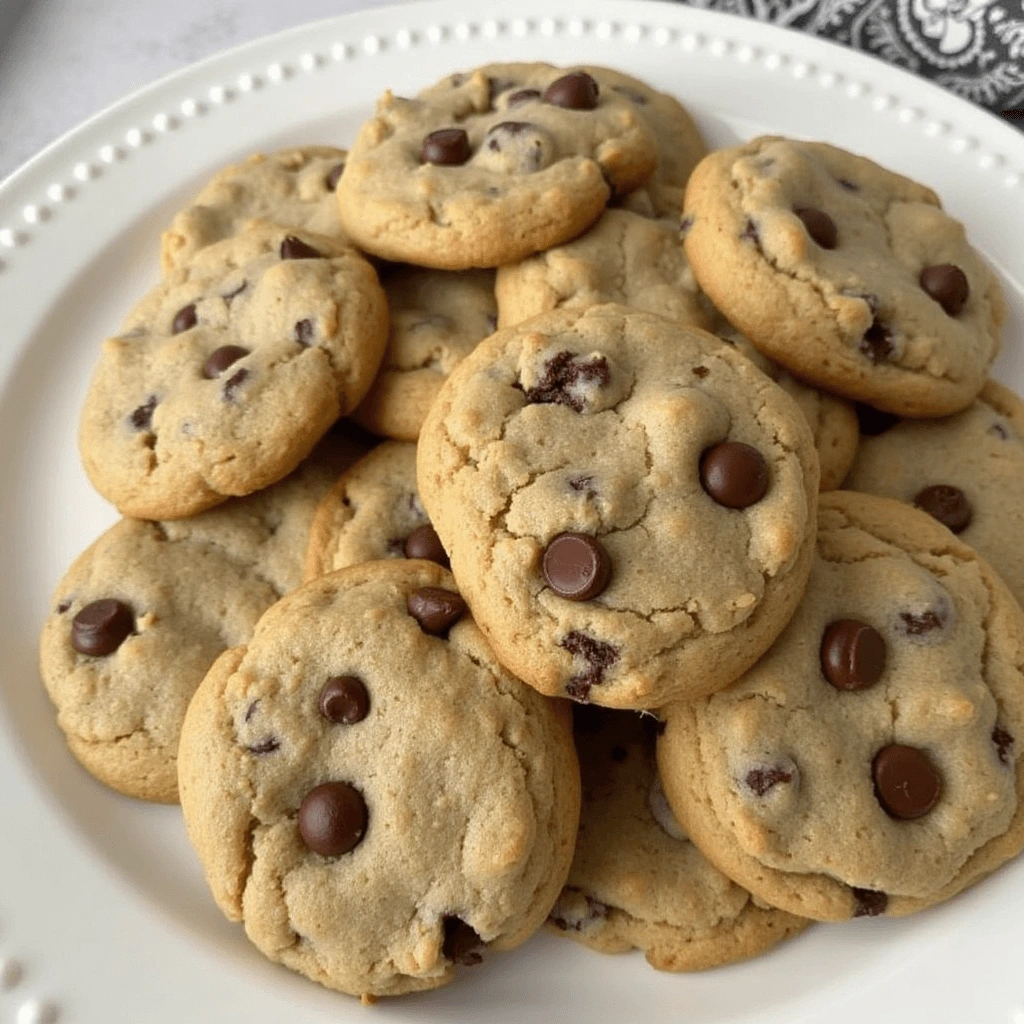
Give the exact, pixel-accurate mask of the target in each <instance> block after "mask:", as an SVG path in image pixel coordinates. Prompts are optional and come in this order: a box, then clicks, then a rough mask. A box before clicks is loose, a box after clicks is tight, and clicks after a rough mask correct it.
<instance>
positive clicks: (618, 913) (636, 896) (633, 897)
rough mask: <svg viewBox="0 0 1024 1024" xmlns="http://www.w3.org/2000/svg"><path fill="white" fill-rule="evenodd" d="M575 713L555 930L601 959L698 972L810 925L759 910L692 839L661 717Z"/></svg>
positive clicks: (594, 710)
mask: <svg viewBox="0 0 1024 1024" xmlns="http://www.w3.org/2000/svg"><path fill="white" fill-rule="evenodd" d="M576 711H577V714H576V730H575V737H576V751H577V753H578V755H579V759H580V774H581V776H582V780H583V806H582V808H581V811H580V828H579V833H578V834H577V837H576V853H575V856H574V858H573V862H572V867H571V868H570V869H569V878H568V881H567V882H566V887H565V889H563V890H562V895H561V896H560V897H559V900H558V902H557V903H556V904H555V906H554V908H553V909H552V911H551V914H550V915H549V917H548V925H549V927H550V928H551V930H553V931H555V932H557V933H558V934H561V935H565V936H567V937H568V938H572V939H576V940H577V941H578V942H581V943H583V944H584V945H585V946H589V947H590V948H591V949H595V950H597V951H598V952H599V953H622V952H625V951H626V950H629V949H633V948H639V949H642V950H643V951H644V954H645V955H646V957H647V961H648V963H650V964H651V966H652V967H656V968H657V969H658V970H660V971H701V970H705V969H707V968H710V967H718V966H721V965H722V964H728V963H733V962H735V961H737V960H745V959H747V958H749V957H752V956H757V955H758V954H759V953H763V952H765V951H766V950H768V949H770V948H771V947H772V946H774V945H776V944H777V943H778V942H781V941H782V940H783V939H785V938H788V937H789V936H791V935H796V934H797V933H799V932H801V931H803V930H804V928H806V927H807V925H808V924H809V922H808V921H807V920H806V919H805V918H800V917H795V916H794V915H792V914H787V913H786V912H785V911H782V910H773V909H771V908H768V907H761V906H758V905H757V904H756V903H755V902H754V901H753V899H752V898H751V896H750V893H748V892H746V891H745V890H744V889H741V888H740V887H739V886H738V885H736V884H734V883H733V882H731V881H730V880H729V879H728V878H726V876H725V875H723V874H722V873H721V872H720V871H719V870H718V869H717V868H715V867H713V866H712V865H711V863H710V862H709V861H708V860H707V859H706V858H705V857H704V855H703V854H702V853H701V852H700V851H699V850H698V849H697V848H696V847H695V846H694V845H693V843H691V842H690V841H689V840H688V839H687V836H686V833H685V832H684V831H683V830H682V828H681V826H680V825H679V823H678V822H677V821H676V820H675V817H674V816H673V814H672V809H671V808H670V807H669V806H668V803H667V801H666V800H665V794H664V793H663V792H662V789H661V782H660V781H659V779H658V772H657V767H656V765H655V760H654V737H655V728H656V727H657V725H658V722H657V720H656V719H655V718H653V717H648V718H646V719H641V717H640V716H639V715H635V714H631V713H629V712H617V711H604V710H599V709H597V708H582V707H577V709H576ZM580 712H585V713H586V714H584V715H581V714H580Z"/></svg>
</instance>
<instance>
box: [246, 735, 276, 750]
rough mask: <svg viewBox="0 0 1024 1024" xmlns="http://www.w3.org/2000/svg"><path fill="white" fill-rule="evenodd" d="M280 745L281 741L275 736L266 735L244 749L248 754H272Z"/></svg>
mask: <svg viewBox="0 0 1024 1024" xmlns="http://www.w3.org/2000/svg"><path fill="white" fill-rule="evenodd" d="M280 746H281V741H280V740H279V739H278V738H277V737H276V736H268V737H267V738H266V739H265V740H260V742H259V743H253V744H252V745H251V746H248V747H246V748H245V749H246V750H248V751H249V753H250V754H272V753H273V752H274V751H275V750H278V749H279V748H280Z"/></svg>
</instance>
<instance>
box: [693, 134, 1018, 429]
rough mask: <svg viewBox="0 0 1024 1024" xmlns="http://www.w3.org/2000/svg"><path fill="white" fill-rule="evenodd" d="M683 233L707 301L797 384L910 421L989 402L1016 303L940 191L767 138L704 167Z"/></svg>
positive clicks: (864, 163) (813, 147)
mask: <svg viewBox="0 0 1024 1024" xmlns="http://www.w3.org/2000/svg"><path fill="white" fill-rule="evenodd" d="M683 226H684V229H685V233H686V241H685V244H686V253H687V256H688V257H689V259H690V263H691V265H692V267H693V271H694V273H695V274H696V276H697V281H698V283H699V284H700V286H701V288H702V289H703V290H704V291H705V292H706V293H707V294H708V295H709V296H710V297H711V299H712V301H713V302H714V304H715V305H716V306H717V307H718V308H719V309H720V310H721V311H722V312H723V313H724V314H725V315H726V317H728V319H729V321H730V322H731V323H732V324H733V325H734V326H735V327H736V328H738V329H739V330H740V331H742V332H743V333H744V334H745V335H746V336H747V337H748V338H750V340H751V341H752V342H753V343H754V345H756V346H757V348H759V349H760V350H761V351H762V352H764V353H765V354H766V355H768V356H770V357H771V358H772V359H774V360H776V361H777V362H779V363H781V364H782V365H783V366H785V367H786V368H787V369H788V370H791V371H792V372H793V373H794V374H796V376H798V377H800V378H802V379H804V380H807V381H810V382H812V383H814V384H817V385H819V386H820V387H823V388H826V389H827V390H829V391H834V392H835V393H836V394H839V395H843V396H844V397H847V398H853V399H857V400H859V401H862V402H867V403H869V404H870V405H873V406H875V407H877V408H879V409H884V410H886V411H888V412H893V413H897V414H899V415H901V416H915V417H922V416H942V415H946V414H948V413H953V412H957V411H958V410H960V409H963V408H965V407H966V406H968V405H970V403H971V401H972V400H973V399H974V397H975V396H976V395H977V393H978V392H979V391H980V390H981V387H982V385H983V384H984V382H985V374H986V372H987V370H988V367H989V366H990V365H991V363H992V360H993V359H994V358H995V356H996V353H997V352H998V350H999V345H1000V330H1001V327H1002V323H1003V320H1004V317H1005V304H1004V300H1003V296H1002V290H1001V287H1000V284H999V281H998V279H997V278H996V275H995V274H994V273H993V272H992V270H991V269H990V268H989V267H988V266H987V265H986V264H985V262H984V260H983V259H982V258H981V256H980V255H979V254H978V253H977V252H976V251H975V250H974V249H972V248H971V246H970V245H969V244H968V242H967V239H966V236H965V233H964V229H963V227H962V226H961V225H960V224H959V223H958V222H957V221H955V220H954V219H953V218H952V217H949V216H948V215H947V214H945V213H944V212H943V211H942V208H941V206H940V204H939V200H938V198H937V197H936V196H935V194H934V193H933V192H932V191H931V190H930V189H928V188H926V187H925V186H923V185H919V184H917V183H916V182H913V181H910V180H909V179H907V178H903V177H901V176H900V175H898V174H894V173H892V172H891V171H887V170H885V169H884V168H882V167H879V166H878V165H877V164H875V163H872V162H871V161H870V160H867V159H865V158H863V157H859V156H854V155H853V154H852V153H847V152H845V151H843V150H841V149H837V148H835V147H834V146H828V145H825V144H824V143H812V142H795V141H792V140H787V139H781V138H774V137H764V138H759V139H754V140H753V141H752V142H749V143H746V144H745V145H742V146H736V147H734V148H731V149H725V150H720V151H719V152H717V153H714V154H712V155H711V156H709V157H707V158H706V159H705V160H703V161H702V162H701V164H700V165H699V166H698V167H697V168H696V170H695V171H694V173H693V175H692V176H691V178H690V182H689V185H688V186H687V190H686V205H685V214H684V218H683Z"/></svg>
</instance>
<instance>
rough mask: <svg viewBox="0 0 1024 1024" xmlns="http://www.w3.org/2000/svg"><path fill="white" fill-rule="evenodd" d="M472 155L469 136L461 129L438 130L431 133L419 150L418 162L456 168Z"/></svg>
mask: <svg viewBox="0 0 1024 1024" xmlns="http://www.w3.org/2000/svg"><path fill="white" fill-rule="evenodd" d="M472 155H473V150H472V149H471V148H470V145H469V136H468V135H467V134H466V133H465V131H463V129H461V128H438V130H437V131H436V132H431V133H430V134H429V135H428V136H427V137H426V138H425V139H424V140H423V146H422V147H421V148H420V162H421V163H424V164H438V165H440V166H442V167H457V166H458V165H459V164H464V163H465V162H466V161H467V160H468V159H469V158H470V157H471V156H472Z"/></svg>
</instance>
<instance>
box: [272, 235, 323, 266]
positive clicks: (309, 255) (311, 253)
mask: <svg viewBox="0 0 1024 1024" xmlns="http://www.w3.org/2000/svg"><path fill="white" fill-rule="evenodd" d="M323 255H324V254H323V253H322V252H318V251H317V250H316V249H314V248H313V246H311V245H307V244H306V243H305V242H304V241H303V240H302V239H301V238H296V237H295V236H294V235H288V236H287V237H286V238H285V240H284V241H283V242H282V243H281V259H283V260H319V259H323Z"/></svg>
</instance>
